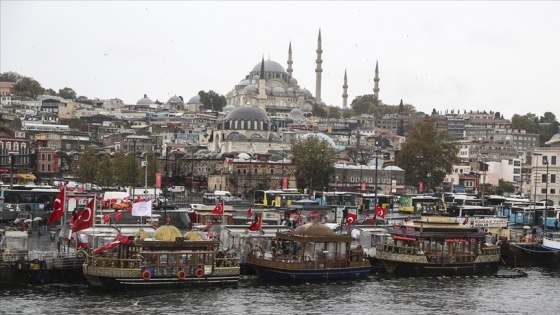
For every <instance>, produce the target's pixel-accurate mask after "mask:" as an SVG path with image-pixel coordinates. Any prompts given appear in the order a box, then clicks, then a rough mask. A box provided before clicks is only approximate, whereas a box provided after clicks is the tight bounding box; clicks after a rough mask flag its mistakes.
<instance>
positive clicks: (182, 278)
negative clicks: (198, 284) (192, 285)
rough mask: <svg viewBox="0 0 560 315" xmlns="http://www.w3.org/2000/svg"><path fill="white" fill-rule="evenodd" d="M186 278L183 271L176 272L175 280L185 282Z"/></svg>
mask: <svg viewBox="0 0 560 315" xmlns="http://www.w3.org/2000/svg"><path fill="white" fill-rule="evenodd" d="M186 277H187V273H186V272H185V271H184V270H179V271H178V272H177V278H179V280H185V278H186Z"/></svg>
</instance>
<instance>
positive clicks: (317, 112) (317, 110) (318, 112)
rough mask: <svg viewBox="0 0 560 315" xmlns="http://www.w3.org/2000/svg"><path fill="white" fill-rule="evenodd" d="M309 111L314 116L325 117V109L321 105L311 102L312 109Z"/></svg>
mask: <svg viewBox="0 0 560 315" xmlns="http://www.w3.org/2000/svg"><path fill="white" fill-rule="evenodd" d="M311 113H312V114H313V116H315V117H322V118H326V117H327V111H326V110H325V109H324V108H323V107H322V106H320V105H317V104H313V109H312V110H311Z"/></svg>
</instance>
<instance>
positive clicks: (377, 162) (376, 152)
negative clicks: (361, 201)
mask: <svg viewBox="0 0 560 315" xmlns="http://www.w3.org/2000/svg"><path fill="white" fill-rule="evenodd" d="M374 151H375V198H374V200H375V206H374V210H375V208H376V207H377V169H378V165H379V157H378V156H379V151H380V150H379V149H378V148H375V150H374Z"/></svg>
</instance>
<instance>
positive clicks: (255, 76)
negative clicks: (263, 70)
mask: <svg viewBox="0 0 560 315" xmlns="http://www.w3.org/2000/svg"><path fill="white" fill-rule="evenodd" d="M253 79H255V80H260V79H261V77H260V76H259V75H258V74H256V75H254V76H253Z"/></svg>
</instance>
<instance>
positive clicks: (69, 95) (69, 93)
mask: <svg viewBox="0 0 560 315" xmlns="http://www.w3.org/2000/svg"><path fill="white" fill-rule="evenodd" d="M58 95H59V96H60V97H62V98H64V99H67V100H75V99H76V92H74V90H72V89H71V88H69V87H65V88H63V89H59V90H58Z"/></svg>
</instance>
